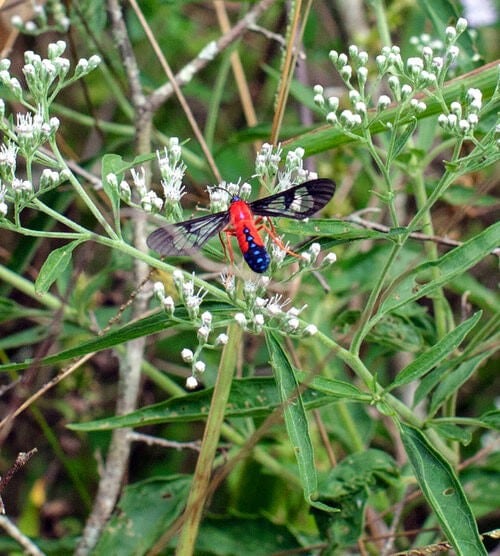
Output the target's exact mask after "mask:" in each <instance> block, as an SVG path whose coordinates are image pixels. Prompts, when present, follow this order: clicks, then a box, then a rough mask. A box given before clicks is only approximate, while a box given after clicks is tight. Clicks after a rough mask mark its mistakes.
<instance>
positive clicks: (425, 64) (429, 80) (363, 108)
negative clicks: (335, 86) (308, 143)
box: [314, 18, 473, 133]
mask: <svg viewBox="0 0 500 556" xmlns="http://www.w3.org/2000/svg"><path fill="white" fill-rule="evenodd" d="M466 28H467V21H466V20H465V19H463V18H460V19H459V20H458V21H457V24H456V25H455V27H448V28H447V29H446V32H445V36H446V42H445V43H442V42H441V41H431V39H430V37H429V36H428V35H427V36H422V37H421V40H420V42H419V47H420V48H419V50H420V52H419V54H420V55H419V56H413V57H410V58H408V59H407V60H406V62H405V61H403V59H402V57H401V53H400V49H399V47H398V46H391V47H384V48H382V51H381V53H380V54H379V55H378V56H377V57H376V60H375V61H376V65H377V70H378V74H379V75H378V80H381V79H383V78H384V77H385V78H386V79H387V85H388V87H389V89H390V91H391V94H392V98H391V97H390V96H389V95H388V94H382V95H380V96H379V97H378V98H373V99H372V98H371V96H370V94H369V93H368V92H367V91H366V84H367V79H368V69H367V62H368V55H367V53H366V52H364V51H360V50H359V48H358V47H357V46H356V45H352V46H350V47H349V52H348V54H344V53H340V54H339V53H338V52H336V51H331V52H330V60H331V61H332V63H333V64H334V66H335V67H336V69H337V71H338V72H339V74H340V76H341V77H342V80H343V81H344V83H345V85H346V86H347V88H348V90H349V102H350V107H349V108H346V109H344V110H342V111H340V113H339V106H340V99H339V98H338V97H336V96H326V95H325V90H324V88H323V87H322V86H321V85H316V86H315V87H314V102H315V103H316V105H317V106H318V107H320V108H321V110H322V111H323V112H324V113H325V117H326V120H327V121H328V122H329V123H330V124H332V125H336V126H340V127H341V128H342V129H343V130H344V131H345V132H346V133H353V132H355V131H356V130H357V129H360V128H368V126H369V125H370V124H371V123H372V122H373V119H372V120H371V121H370V120H369V118H368V109H369V108H375V109H376V115H375V117H377V116H378V115H380V114H381V113H382V112H383V111H384V110H386V109H387V108H388V107H389V106H390V105H391V104H393V103H394V104H396V103H397V104H398V105H399V107H400V110H401V111H402V112H403V111H404V114H405V116H406V115H408V114H411V113H413V114H415V115H417V114H420V113H422V112H424V111H425V110H426V109H427V106H426V104H425V102H423V101H422V100H421V99H419V98H416V97H415V94H416V93H417V92H419V91H425V92H427V93H428V94H431V95H436V94H438V93H437V92H436V89H437V88H438V87H439V86H440V85H442V84H443V83H444V81H445V78H446V75H447V73H448V71H449V69H450V67H451V66H452V65H453V64H454V63H455V62H456V60H457V58H458V55H459V48H458V46H457V44H456V43H457V40H458V38H459V36H460V35H461V34H462V33H463V32H464V31H465V30H466ZM413 44H414V45H416V41H413ZM354 79H356V81H357V82H355V80H354ZM470 123H471V122H469V124H470ZM472 124H473V122H472ZM442 125H443V124H442ZM388 127H390V124H389V125H388Z"/></svg>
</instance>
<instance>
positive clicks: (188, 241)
mask: <svg viewBox="0 0 500 556" xmlns="http://www.w3.org/2000/svg"><path fill="white" fill-rule="evenodd" d="M228 223H229V213H228V212H227V211H224V212H216V213H214V214H207V215H206V216H201V217H200V218H193V219H192V220H186V221H184V222H179V223H178V224H174V225H172V226H164V227H162V228H158V229H157V230H155V231H154V232H153V233H152V234H150V235H149V236H148V239H147V241H146V242H147V244H148V247H150V248H151V249H153V250H154V251H157V252H158V253H160V255H164V256H175V255H186V254H189V252H190V251H192V250H194V249H200V248H201V247H202V245H203V244H204V243H205V242H207V241H208V240H209V239H210V238H211V237H212V236H214V235H215V234H216V233H218V232H220V231H221V230H222V229H223V228H224V227H225V226H227V224H228Z"/></svg>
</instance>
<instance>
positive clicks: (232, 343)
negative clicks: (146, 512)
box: [176, 323, 243, 556]
mask: <svg viewBox="0 0 500 556" xmlns="http://www.w3.org/2000/svg"><path fill="white" fill-rule="evenodd" d="M242 335H243V331H242V329H241V328H240V326H238V324H237V323H232V324H231V325H230V326H229V328H228V337H229V340H228V343H227V344H226V345H225V346H224V350H223V352H222V357H221V362H220V367H219V372H218V374H217V381H216V383H215V388H214V392H213V396H212V403H211V406H210V411H209V414H208V419H207V423H206V426H205V432H204V434H203V441H202V447H201V451H200V455H199V457H198V462H197V464H196V469H195V472H194V476H193V482H192V485H191V490H190V492H189V496H188V500H187V504H186V510H185V514H184V515H185V521H184V524H183V528H182V530H181V533H180V536H179V542H178V545H177V550H176V555H177V556H188V555H191V554H194V548H195V543H196V537H197V534H198V529H199V525H200V521H201V516H202V513H203V508H204V506H205V502H206V497H207V493H208V486H209V483H210V477H211V473H212V468H213V463H214V458H215V453H216V450H217V445H218V442H219V438H220V434H221V428H222V424H223V422H224V412H225V409H226V404H227V401H228V399H229V392H230V390H231V384H232V381H233V375H234V370H235V368H236V363H237V354H238V348H239V344H240V343H241V338H242Z"/></svg>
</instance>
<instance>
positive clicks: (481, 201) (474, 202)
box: [428, 183, 499, 208]
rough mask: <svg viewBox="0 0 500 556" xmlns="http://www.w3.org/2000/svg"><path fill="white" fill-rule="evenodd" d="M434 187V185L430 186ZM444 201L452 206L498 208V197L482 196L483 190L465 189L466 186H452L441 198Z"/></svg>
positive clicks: (430, 184)
mask: <svg viewBox="0 0 500 556" xmlns="http://www.w3.org/2000/svg"><path fill="white" fill-rule="evenodd" d="M428 185H429V187H432V185H433V184H432V183H429V184H428ZM441 200H442V201H446V202H447V203H449V204H450V205H454V206H458V207H463V206H467V207H469V208H471V207H487V208H495V207H498V205H499V201H498V197H494V196H493V195H486V194H481V190H478V189H476V188H474V187H465V185H452V186H450V187H448V189H447V190H446V191H445V192H444V193H443V195H442V196H441Z"/></svg>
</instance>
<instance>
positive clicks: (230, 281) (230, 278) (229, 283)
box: [220, 272, 236, 295]
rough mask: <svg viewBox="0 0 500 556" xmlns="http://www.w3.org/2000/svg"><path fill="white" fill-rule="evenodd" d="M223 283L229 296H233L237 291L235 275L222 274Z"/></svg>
mask: <svg viewBox="0 0 500 556" xmlns="http://www.w3.org/2000/svg"><path fill="white" fill-rule="evenodd" d="M220 279H221V283H222V285H223V286H224V289H225V290H226V292H227V293H228V294H229V295H232V294H233V293H234V291H235V289H236V284H235V279H234V274H227V273H225V272H222V273H221V275H220Z"/></svg>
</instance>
